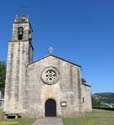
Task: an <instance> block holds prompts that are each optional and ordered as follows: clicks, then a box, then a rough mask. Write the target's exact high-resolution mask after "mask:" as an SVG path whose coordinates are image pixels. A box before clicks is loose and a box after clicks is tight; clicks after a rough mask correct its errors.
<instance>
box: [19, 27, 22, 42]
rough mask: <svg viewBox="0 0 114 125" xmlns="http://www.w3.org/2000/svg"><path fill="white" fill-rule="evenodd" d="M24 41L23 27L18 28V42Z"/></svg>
mask: <svg viewBox="0 0 114 125" xmlns="http://www.w3.org/2000/svg"><path fill="white" fill-rule="evenodd" d="M22 39H23V27H19V28H18V40H22Z"/></svg>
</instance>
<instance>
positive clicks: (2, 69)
mask: <svg viewBox="0 0 114 125" xmlns="http://www.w3.org/2000/svg"><path fill="white" fill-rule="evenodd" d="M5 77H6V64H5V62H4V61H0V90H1V91H2V94H4V88H5Z"/></svg>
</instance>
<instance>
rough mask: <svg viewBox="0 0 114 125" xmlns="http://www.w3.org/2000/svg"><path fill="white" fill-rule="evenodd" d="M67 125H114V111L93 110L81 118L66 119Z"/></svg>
mask: <svg viewBox="0 0 114 125" xmlns="http://www.w3.org/2000/svg"><path fill="white" fill-rule="evenodd" d="M64 124H65V125H114V111H106V110H93V112H91V113H88V114H86V115H85V116H83V117H80V118H65V119H64Z"/></svg>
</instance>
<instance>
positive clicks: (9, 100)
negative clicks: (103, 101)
mask: <svg viewBox="0 0 114 125" xmlns="http://www.w3.org/2000/svg"><path fill="white" fill-rule="evenodd" d="M18 27H23V29H24V31H23V33H24V34H23V39H22V40H19V39H18V36H17V35H18ZM31 32H32V28H31V25H30V22H29V20H28V19H27V18H25V17H24V19H23V17H22V20H21V19H16V20H15V22H14V24H13V33H12V34H13V35H12V41H10V42H9V50H8V63H7V73H6V86H5V103H4V112H5V114H10V113H14V114H21V115H22V116H23V117H45V115H46V114H45V112H46V110H48V109H46V108H45V107H46V101H47V100H48V99H53V100H54V101H55V107H56V108H55V110H56V115H57V116H63V117H69V116H77V114H79V113H82V112H85V111H86V112H87V111H91V95H90V87H89V86H86V85H84V84H82V80H81V76H80V71H81V67H80V66H79V65H76V64H74V63H72V62H69V61H66V60H64V59H62V58H59V57H56V56H54V55H48V56H47V57H45V58H43V59H40V60H38V61H36V62H32V55H33V47H32V45H31V39H32V38H30V37H31ZM51 105H52V104H51ZM49 108H50V107H49ZM50 111H51V110H50Z"/></svg>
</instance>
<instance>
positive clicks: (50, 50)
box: [48, 47, 54, 55]
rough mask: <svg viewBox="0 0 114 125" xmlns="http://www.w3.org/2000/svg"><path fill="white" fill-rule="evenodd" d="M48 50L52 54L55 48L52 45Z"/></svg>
mask: <svg viewBox="0 0 114 125" xmlns="http://www.w3.org/2000/svg"><path fill="white" fill-rule="evenodd" d="M48 50H49V54H50V55H52V54H53V50H54V49H53V48H52V47H50V48H49V49H48Z"/></svg>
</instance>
